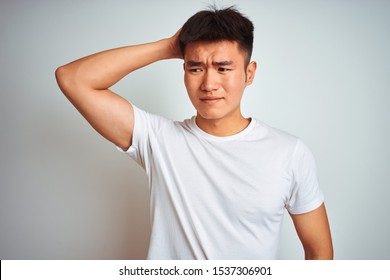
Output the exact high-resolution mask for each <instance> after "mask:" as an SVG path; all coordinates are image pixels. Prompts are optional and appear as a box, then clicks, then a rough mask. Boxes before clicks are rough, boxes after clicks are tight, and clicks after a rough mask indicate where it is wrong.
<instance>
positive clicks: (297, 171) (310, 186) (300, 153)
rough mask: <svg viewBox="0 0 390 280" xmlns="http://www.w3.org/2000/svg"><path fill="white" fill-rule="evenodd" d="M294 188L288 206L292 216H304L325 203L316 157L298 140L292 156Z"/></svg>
mask: <svg viewBox="0 0 390 280" xmlns="http://www.w3.org/2000/svg"><path fill="white" fill-rule="evenodd" d="M291 167H292V174H293V181H292V188H291V194H290V199H289V201H288V203H287V205H286V208H287V210H288V211H289V212H290V213H291V214H303V213H307V212H310V211H312V210H315V209H316V208H318V207H319V206H321V204H322V203H323V201H324V196H323V194H322V192H321V190H320V188H319V183H318V177H317V168H316V163H315V159H314V156H313V154H312V152H311V151H310V150H309V148H308V147H307V146H306V145H305V144H304V143H303V142H302V141H301V140H299V139H298V141H297V144H296V146H295V151H294V153H293V156H292V163H291Z"/></svg>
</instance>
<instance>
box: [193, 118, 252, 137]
mask: <svg viewBox="0 0 390 280" xmlns="http://www.w3.org/2000/svg"><path fill="white" fill-rule="evenodd" d="M249 123H250V119H246V118H244V116H242V115H241V114H240V115H239V116H238V117H234V118H222V119H205V118H203V117H202V116H200V115H199V114H197V116H196V124H197V126H198V127H199V128H200V129H202V130H203V131H204V132H206V133H208V134H211V135H214V136H219V137H224V136H231V135H234V134H237V133H239V132H241V131H243V130H244V129H245V128H246V127H247V126H248V125H249Z"/></svg>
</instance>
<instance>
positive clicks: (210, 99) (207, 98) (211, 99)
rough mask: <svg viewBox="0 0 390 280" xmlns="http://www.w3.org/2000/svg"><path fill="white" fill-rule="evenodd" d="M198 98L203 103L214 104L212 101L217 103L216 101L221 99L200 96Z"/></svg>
mask: <svg viewBox="0 0 390 280" xmlns="http://www.w3.org/2000/svg"><path fill="white" fill-rule="evenodd" d="M199 99H200V101H202V102H203V103H207V104H214V103H217V102H218V101H220V100H222V99H223V97H202V98H199Z"/></svg>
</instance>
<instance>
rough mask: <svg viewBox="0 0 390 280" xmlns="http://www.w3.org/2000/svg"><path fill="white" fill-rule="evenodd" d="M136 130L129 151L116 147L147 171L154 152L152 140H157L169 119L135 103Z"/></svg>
mask: <svg viewBox="0 0 390 280" xmlns="http://www.w3.org/2000/svg"><path fill="white" fill-rule="evenodd" d="M133 110H134V130H133V139H132V144H131V146H130V147H129V149H128V150H127V151H124V150H123V149H122V148H120V147H116V148H117V149H118V150H119V151H120V152H123V153H126V154H127V155H129V156H130V157H131V158H132V159H134V160H135V161H136V162H137V163H138V164H139V165H140V166H141V167H143V168H144V170H145V171H146V173H148V172H149V170H150V169H149V165H150V164H149V163H150V157H151V154H152V150H151V146H152V145H151V141H156V138H157V137H156V134H157V133H158V131H159V129H160V128H161V126H162V125H163V124H164V123H165V122H166V121H167V120H166V119H165V118H163V117H160V116H157V115H153V114H150V113H148V112H145V111H143V110H141V109H139V108H138V107H136V106H134V105H133Z"/></svg>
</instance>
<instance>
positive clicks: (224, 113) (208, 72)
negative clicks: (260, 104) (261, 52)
mask: <svg viewBox="0 0 390 280" xmlns="http://www.w3.org/2000/svg"><path fill="white" fill-rule="evenodd" d="M245 61H246V56H245V54H244V52H243V51H241V50H240V49H239V47H238V44H237V43H236V42H230V41H220V42H203V41H201V42H194V43H190V44H188V45H187V46H186V51H185V56H184V70H185V74H184V83H185V86H186V88H187V92H188V95H189V97H190V100H191V102H192V104H193V105H194V107H195V109H196V110H197V118H202V119H203V120H220V119H229V118H236V117H239V118H241V117H242V115H241V111H240V102H241V97H242V95H243V93H244V89H245V87H246V86H248V85H250V84H251V83H252V81H253V78H254V74H255V70H256V63H255V62H251V63H249V65H248V66H247V67H245Z"/></svg>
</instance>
